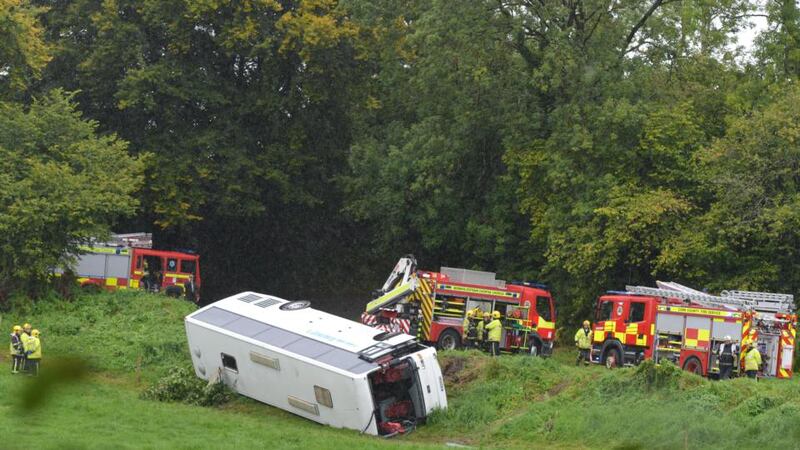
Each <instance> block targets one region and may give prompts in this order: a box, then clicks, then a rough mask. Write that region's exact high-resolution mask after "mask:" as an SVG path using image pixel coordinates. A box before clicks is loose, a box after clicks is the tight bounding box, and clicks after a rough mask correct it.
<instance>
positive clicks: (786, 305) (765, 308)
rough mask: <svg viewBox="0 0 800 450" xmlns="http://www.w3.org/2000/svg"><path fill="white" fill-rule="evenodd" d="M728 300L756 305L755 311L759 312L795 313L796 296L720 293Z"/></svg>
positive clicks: (735, 292)
mask: <svg viewBox="0 0 800 450" xmlns="http://www.w3.org/2000/svg"><path fill="white" fill-rule="evenodd" d="M720 295H722V296H723V297H726V298H730V297H733V298H741V299H746V300H749V301H751V302H753V303H754V306H753V309H755V310H756V311H758V312H770V313H793V312H794V308H795V307H794V295H791V294H775V293H772V292H753V291H722V292H721V293H720Z"/></svg>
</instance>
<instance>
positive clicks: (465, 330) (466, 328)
mask: <svg viewBox="0 0 800 450" xmlns="http://www.w3.org/2000/svg"><path fill="white" fill-rule="evenodd" d="M474 316H475V311H473V310H471V309H470V310H469V311H467V314H466V315H465V316H464V324H463V325H462V329H461V343H462V344H463V345H464V348H470V347H472V341H474V339H475V336H474V334H475V326H474V325H473V324H472V318H473V317H474ZM470 329H471V331H472V335H473V336H472V337H470Z"/></svg>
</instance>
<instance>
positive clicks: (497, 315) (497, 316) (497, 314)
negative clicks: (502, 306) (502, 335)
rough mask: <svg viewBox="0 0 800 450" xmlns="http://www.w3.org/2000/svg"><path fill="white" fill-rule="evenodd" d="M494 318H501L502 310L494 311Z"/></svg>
mask: <svg viewBox="0 0 800 450" xmlns="http://www.w3.org/2000/svg"><path fill="white" fill-rule="evenodd" d="M492 318H494V319H499V318H500V311H494V312H492Z"/></svg>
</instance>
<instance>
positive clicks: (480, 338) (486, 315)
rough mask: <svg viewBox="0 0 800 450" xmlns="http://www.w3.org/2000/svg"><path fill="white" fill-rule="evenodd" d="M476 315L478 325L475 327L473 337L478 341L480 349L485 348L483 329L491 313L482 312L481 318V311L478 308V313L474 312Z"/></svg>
mask: <svg viewBox="0 0 800 450" xmlns="http://www.w3.org/2000/svg"><path fill="white" fill-rule="evenodd" d="M475 315H476V316H478V325H477V326H476V327H475V339H476V341H477V342H478V343H477V346H478V347H479V348H481V349H485V348H486V332H485V331H484V329H485V328H486V324H488V323H489V319H490V318H491V315H490V314H489V313H488V312H484V313H483V320H481V313H480V310H478V313H477V314H475Z"/></svg>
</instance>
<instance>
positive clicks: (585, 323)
mask: <svg viewBox="0 0 800 450" xmlns="http://www.w3.org/2000/svg"><path fill="white" fill-rule="evenodd" d="M589 325H591V323H590V322H589V321H588V320H584V321H583V326H585V327H588V326H589Z"/></svg>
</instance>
